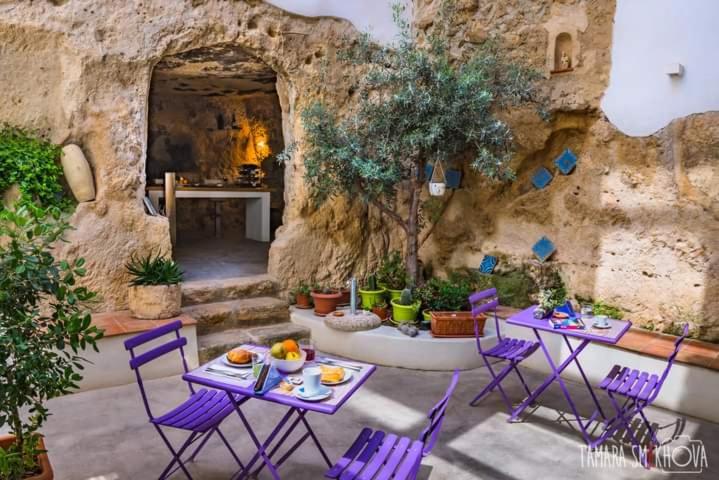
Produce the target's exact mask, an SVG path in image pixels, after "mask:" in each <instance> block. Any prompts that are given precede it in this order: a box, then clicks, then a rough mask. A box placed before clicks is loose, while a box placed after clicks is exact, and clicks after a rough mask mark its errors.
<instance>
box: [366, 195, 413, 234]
mask: <svg viewBox="0 0 719 480" xmlns="http://www.w3.org/2000/svg"><path fill="white" fill-rule="evenodd" d="M370 203H371V204H372V205H374V206H375V207H377V208H378V209H379V210H380V211H381V212H382V213H384V214H385V215H387V216H388V217H390V218H391V219H392V220H394V221H395V222H397V223H398V224H399V226H400V227H402V230H404V231H405V232H407V222H405V221H404V219H403V218H402V217H400V216H399V214H398V213H397V212H395V211H394V210H392V209H391V208H389V207H388V206H387V205H385V204H384V203H382V202H380V201H379V200H375V199H372V200H370Z"/></svg>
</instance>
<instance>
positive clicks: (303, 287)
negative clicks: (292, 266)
mask: <svg viewBox="0 0 719 480" xmlns="http://www.w3.org/2000/svg"><path fill="white" fill-rule="evenodd" d="M310 292H312V288H311V287H310V286H309V284H308V283H307V282H305V281H304V280H301V281H300V283H299V284H298V285H297V286H296V287H295V288H293V289H292V290H290V293H291V294H292V296H295V295H309V294H310Z"/></svg>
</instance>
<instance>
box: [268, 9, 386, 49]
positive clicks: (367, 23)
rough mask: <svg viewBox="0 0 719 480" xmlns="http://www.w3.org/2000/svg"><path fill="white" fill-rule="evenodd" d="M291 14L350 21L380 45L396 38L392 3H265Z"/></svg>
mask: <svg viewBox="0 0 719 480" xmlns="http://www.w3.org/2000/svg"><path fill="white" fill-rule="evenodd" d="M266 1H267V3H271V4H272V5H275V6H277V7H280V8H282V9H284V10H287V11H288V12H292V13H297V14H299V15H304V16H306V17H320V16H330V17H339V18H344V19H346V20H349V21H350V22H352V23H353V24H354V26H355V27H357V29H358V30H360V31H363V32H364V31H368V32H370V33H371V34H372V36H373V37H374V39H375V40H376V41H378V42H381V43H390V42H391V41H392V40H394V37H395V35H396V34H397V28H396V27H395V25H394V23H392V3H391V0H266Z"/></svg>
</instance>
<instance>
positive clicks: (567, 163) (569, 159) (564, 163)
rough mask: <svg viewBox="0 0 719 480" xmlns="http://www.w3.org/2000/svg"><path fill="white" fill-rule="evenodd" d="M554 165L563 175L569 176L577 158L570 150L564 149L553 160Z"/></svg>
mask: <svg viewBox="0 0 719 480" xmlns="http://www.w3.org/2000/svg"><path fill="white" fill-rule="evenodd" d="M554 164H555V165H556V166H557V168H558V169H559V171H560V172H562V174H563V175H569V174H570V173H572V170H574V167H576V166H577V156H576V155H575V154H574V152H572V151H571V150H570V149H566V150H565V151H564V152H562V154H561V155H560V156H558V157H557V158H556V160H554Z"/></svg>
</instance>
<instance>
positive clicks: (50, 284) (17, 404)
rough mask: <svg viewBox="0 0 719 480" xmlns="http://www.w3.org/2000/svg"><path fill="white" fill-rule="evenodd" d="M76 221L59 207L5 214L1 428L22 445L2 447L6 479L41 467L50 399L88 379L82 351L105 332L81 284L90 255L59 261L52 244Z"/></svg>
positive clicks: (0, 248)
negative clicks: (42, 430)
mask: <svg viewBox="0 0 719 480" xmlns="http://www.w3.org/2000/svg"><path fill="white" fill-rule="evenodd" d="M67 228H69V225H68V224H67V223H66V222H65V221H64V220H63V219H62V217H61V213H60V210H59V209H57V208H53V209H48V210H43V209H40V208H38V207H36V206H34V205H32V204H29V205H23V206H20V207H19V208H18V209H17V210H16V211H10V210H4V211H2V212H0V238H5V239H7V240H9V241H3V242H0V359H2V360H0V430H2V429H3V428H4V427H6V426H7V429H8V430H9V431H10V433H12V434H13V435H15V437H16V443H15V444H14V445H12V446H11V447H9V448H8V449H2V448H0V478H3V479H8V480H18V479H21V478H25V476H26V474H27V473H28V472H34V471H36V470H37V465H36V456H37V454H38V453H39V451H38V439H39V434H38V431H39V430H40V428H41V427H42V425H43V424H44V422H45V420H47V418H48V415H49V412H48V410H47V408H46V407H45V403H46V402H47V401H48V400H49V399H51V398H54V397H57V396H60V395H63V394H66V393H69V392H71V391H72V390H73V389H75V388H77V383H78V382H79V381H80V380H82V376H81V375H80V374H79V372H78V370H80V369H82V368H83V366H82V364H83V363H84V359H83V358H82V357H80V356H79V355H78V352H79V351H80V350H84V349H85V348H86V347H88V346H91V347H92V348H93V349H95V351H97V346H96V342H97V340H99V339H100V338H102V332H101V331H99V330H98V329H97V327H95V326H92V325H91V318H90V313H89V312H87V311H86V310H85V309H84V308H83V307H82V305H83V304H84V302H87V301H90V300H91V299H92V298H94V296H95V294H94V293H93V292H91V291H89V290H88V289H87V288H85V287H82V286H78V285H76V282H77V279H78V278H80V277H83V276H84V275H85V268H84V263H85V262H84V260H83V259H77V260H74V261H58V260H56V259H55V258H54V257H53V255H52V245H53V244H54V243H55V242H57V241H60V240H62V235H63V232H65V230H66V229H67Z"/></svg>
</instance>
